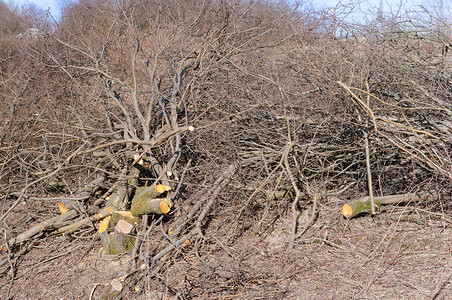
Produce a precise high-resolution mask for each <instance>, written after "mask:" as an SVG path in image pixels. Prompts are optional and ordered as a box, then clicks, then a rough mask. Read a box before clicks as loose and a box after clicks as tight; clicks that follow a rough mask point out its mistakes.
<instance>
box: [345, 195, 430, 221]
mask: <svg viewBox="0 0 452 300" xmlns="http://www.w3.org/2000/svg"><path fill="white" fill-rule="evenodd" d="M433 197H435V195H434V194H432V193H428V192H424V193H408V194H401V195H388V196H381V197H374V202H375V205H376V206H380V205H387V204H399V203H408V202H418V201H420V200H426V199H430V198H433ZM364 213H372V204H371V202H370V197H369V196H367V197H363V198H360V199H356V200H353V201H351V202H349V203H347V204H345V205H344V206H343V207H342V214H343V215H344V217H346V218H352V217H355V216H357V215H359V214H364Z"/></svg>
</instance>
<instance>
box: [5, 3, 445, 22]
mask: <svg viewBox="0 0 452 300" xmlns="http://www.w3.org/2000/svg"><path fill="white" fill-rule="evenodd" d="M65 1H66V0H5V2H6V3H14V4H15V5H16V6H19V7H20V6H22V5H24V4H27V3H34V4H36V5H37V6H39V7H41V8H43V9H46V10H47V9H48V8H49V9H50V12H51V13H52V15H54V16H55V17H57V18H58V16H59V15H60V11H61V3H64V2H65ZM181 1H183V0H181ZM306 1H307V2H310V3H311V4H312V6H313V7H314V8H316V9H324V8H328V7H335V6H336V5H337V4H338V3H339V2H340V3H341V4H347V3H350V2H351V1H352V0H306ZM356 1H358V0H354V2H356ZM439 1H442V2H443V3H444V4H445V5H446V6H449V8H452V0H433V1H432V0H361V2H362V3H361V4H360V5H359V8H360V9H361V11H367V10H368V8H369V7H373V8H378V7H379V6H380V3H381V4H382V7H383V9H384V10H386V11H388V10H390V9H391V8H392V10H395V9H396V8H397V7H398V6H399V5H400V3H401V2H402V3H403V5H404V6H405V7H406V8H415V7H416V6H419V5H427V4H426V3H432V2H439ZM351 17H353V18H355V19H357V20H359V19H362V18H364V17H365V15H363V14H362V13H358V12H357V13H355V14H354V15H352V16H351Z"/></svg>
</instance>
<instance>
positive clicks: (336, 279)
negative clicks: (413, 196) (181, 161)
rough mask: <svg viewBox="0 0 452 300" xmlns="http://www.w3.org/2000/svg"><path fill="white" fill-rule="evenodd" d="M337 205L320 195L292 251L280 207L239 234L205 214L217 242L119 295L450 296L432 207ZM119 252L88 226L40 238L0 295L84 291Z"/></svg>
mask: <svg viewBox="0 0 452 300" xmlns="http://www.w3.org/2000/svg"><path fill="white" fill-rule="evenodd" d="M340 205H341V203H340V201H332V202H329V203H325V204H324V205H323V207H322V209H321V210H320V214H319V216H318V218H317V221H316V222H315V223H314V225H313V226H312V227H311V228H310V229H309V230H308V231H307V232H306V233H305V234H304V235H303V236H302V237H300V238H299V239H297V240H296V243H295V245H294V249H293V250H292V251H289V250H288V249H287V244H288V241H289V235H288V232H289V228H290V222H291V221H290V220H291V215H290V214H282V215H280V216H278V217H276V218H273V219H271V220H270V219H268V220H264V221H263V222H260V224H259V225H256V224H258V223H259V222H256V224H254V225H255V226H251V227H249V228H248V229H247V230H244V231H243V233H241V234H239V235H237V234H235V235H234V234H233V233H232V231H231V228H232V224H231V225H229V223H228V222H226V223H224V224H223V228H222V227H221V224H220V223H221V222H219V223H218V224H216V222H215V221H213V222H212V224H211V226H213V227H215V226H216V225H218V227H217V228H218V230H217V235H216V237H215V238H216V239H217V240H218V241H221V243H212V242H210V243H208V242H205V243H202V242H201V244H202V247H201V244H198V245H197V246H199V248H200V249H202V251H200V254H201V255H200V257H201V258H202V260H200V259H199V258H198V257H197V255H196V251H195V250H194V249H195V245H193V243H194V241H190V243H189V244H187V245H186V246H185V248H182V249H180V252H179V254H178V258H177V259H174V260H173V261H172V262H168V266H167V268H166V272H165V276H166V278H164V279H161V282H164V283H165V285H166V288H165V289H162V288H161V285H158V284H157V285H155V293H148V297H145V295H144V293H143V286H144V279H143V278H141V279H140V277H139V276H136V277H134V280H130V281H127V280H126V281H124V282H125V286H126V287H125V289H124V291H125V292H124V295H123V296H124V298H123V299H175V298H174V296H175V294H177V293H178V295H179V296H180V298H182V299H407V298H410V299H452V278H451V275H452V273H451V270H452V249H451V247H452V229H451V228H450V226H449V225H450V223H448V222H447V221H445V219H444V218H443V217H442V216H441V214H437V213H431V212H427V211H425V210H418V209H417V208H415V207H413V206H404V207H389V208H387V209H386V210H385V211H382V212H381V213H380V214H378V215H377V216H374V217H371V216H362V217H359V218H355V219H351V220H346V219H344V218H343V217H342V216H341V215H340ZM444 217H445V218H447V217H446V216H444ZM449 221H450V220H449ZM231 223H232V222H231ZM156 230H159V229H156ZM232 236H235V237H234V238H233V239H231V237H232ZM220 244H221V245H223V246H224V248H223V247H219V246H218V245H220ZM128 260H129V257H128V256H122V257H111V256H110V257H109V256H106V255H105V254H104V253H103V251H102V245H101V243H100V241H99V240H98V237H97V234H96V233H95V232H94V231H93V230H92V229H86V231H85V232H81V233H78V234H77V236H73V237H48V238H45V239H41V240H39V241H37V242H35V244H34V247H33V248H32V249H31V250H30V251H29V252H28V253H27V254H25V255H24V256H23V257H22V258H20V259H19V260H18V264H17V266H16V270H17V273H16V276H15V279H14V281H12V282H11V281H10V280H9V279H8V278H7V277H6V276H3V277H1V289H0V295H2V296H1V298H3V297H5V296H6V295H7V292H8V288H9V286H10V284H12V285H11V290H10V296H11V297H12V299H89V297H90V295H91V293H93V295H94V296H96V295H97V294H99V292H100V291H101V290H102V284H107V283H109V282H110V281H111V280H112V279H113V278H120V276H122V275H124V274H123V270H124V269H125V266H126V265H127V264H128V263H129V262H128ZM151 284H153V283H152V282H151ZM137 291H138V292H137ZM96 293H97V294H96Z"/></svg>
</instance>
